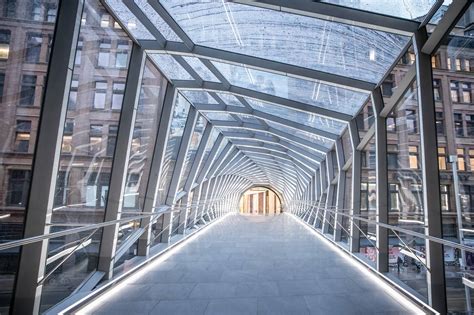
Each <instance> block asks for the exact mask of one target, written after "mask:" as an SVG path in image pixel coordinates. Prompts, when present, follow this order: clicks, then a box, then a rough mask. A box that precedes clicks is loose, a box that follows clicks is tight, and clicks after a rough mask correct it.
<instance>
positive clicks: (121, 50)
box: [115, 41, 129, 68]
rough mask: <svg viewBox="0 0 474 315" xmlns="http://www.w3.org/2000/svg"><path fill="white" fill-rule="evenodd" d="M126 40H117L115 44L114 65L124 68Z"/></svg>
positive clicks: (126, 61) (125, 63)
mask: <svg viewBox="0 0 474 315" xmlns="http://www.w3.org/2000/svg"><path fill="white" fill-rule="evenodd" d="M128 50H129V48H128V41H119V42H118V44H117V54H116V56H115V67H116V68H126V67H127V63H128Z"/></svg>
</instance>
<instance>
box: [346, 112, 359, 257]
mask: <svg viewBox="0 0 474 315" xmlns="http://www.w3.org/2000/svg"><path fill="white" fill-rule="evenodd" d="M349 135H350V138H351V147H352V176H351V181H352V185H351V189H352V193H351V211H350V214H351V215H353V216H359V215H360V191H361V187H360V185H361V167H362V165H361V155H362V153H361V151H359V150H357V146H358V145H359V143H360V137H359V131H358V129H357V124H356V121H355V119H354V120H351V121H350V122H349ZM359 224H360V222H357V220H356V219H350V233H351V235H350V240H349V249H350V252H351V253H358V252H359V248H360V242H359V239H360V231H359V228H358V226H359Z"/></svg>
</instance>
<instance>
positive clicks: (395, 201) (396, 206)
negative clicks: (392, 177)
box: [389, 184, 400, 211]
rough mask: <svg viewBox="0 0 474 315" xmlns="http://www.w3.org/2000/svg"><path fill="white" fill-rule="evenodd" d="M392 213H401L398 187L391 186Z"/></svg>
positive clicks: (390, 207)
mask: <svg viewBox="0 0 474 315" xmlns="http://www.w3.org/2000/svg"><path fill="white" fill-rule="evenodd" d="M389 209H390V211H400V195H399V193H398V185H397V184H390V205H389Z"/></svg>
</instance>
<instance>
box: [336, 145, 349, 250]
mask: <svg viewBox="0 0 474 315" xmlns="http://www.w3.org/2000/svg"><path fill="white" fill-rule="evenodd" d="M336 158H337V169H338V175H337V191H336V207H335V210H336V211H341V212H344V194H345V191H346V171H344V170H343V167H344V163H345V161H344V150H343V146H342V139H339V140H338V141H336ZM342 218H343V217H342V215H339V214H338V213H336V214H334V241H336V242H340V241H341V232H342V231H341V229H342Z"/></svg>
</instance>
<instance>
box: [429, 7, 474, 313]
mask: <svg viewBox="0 0 474 315" xmlns="http://www.w3.org/2000/svg"><path fill="white" fill-rule="evenodd" d="M441 9H446V8H445V7H444V6H443V7H441V8H440V10H441ZM473 10H474V6H473V5H471V7H470V9H468V10H467V11H466V13H465V14H464V15H463V17H461V19H460V21H459V22H458V24H457V25H456V27H455V28H454V29H453V30H452V32H451V34H450V36H449V37H448V38H447V39H446V40H445V41H444V42H443V43H442V45H441V46H440V47H439V49H438V50H437V51H436V53H435V54H434V55H433V57H432V63H431V65H432V69H433V92H434V98H435V110H436V127H437V128H436V131H437V135H438V167H439V177H440V196H441V211H442V219H443V237H444V238H445V239H447V240H450V241H454V242H457V243H459V242H460V237H461V238H464V240H463V243H464V244H465V245H468V246H473V245H474V233H472V231H473V229H474V223H473V222H474V221H473V219H474V107H473V106H474V98H473V96H474V32H473V31H472V17H473ZM455 169H456V170H455ZM455 176H456V177H457V179H458V181H459V185H458V186H457V187H456V185H455V182H454V178H455ZM457 196H459V197H458V198H459V199H458V200H456V199H457ZM456 202H458V206H459V209H458V208H457V205H456ZM458 214H459V220H460V221H461V226H459V225H458V224H457V220H458ZM460 228H462V229H464V230H460ZM444 263H445V270H446V284H447V288H446V293H447V296H448V311H450V312H452V313H467V312H468V307H467V303H466V294H469V295H470V296H471V307H474V305H472V301H474V292H473V291H474V290H473V289H469V290H467V293H466V290H465V287H464V285H463V283H462V278H463V276H464V277H467V278H471V276H470V274H472V272H473V270H474V255H473V254H472V253H469V252H467V253H466V260H465V261H463V260H462V255H461V252H460V251H459V250H455V249H453V248H451V247H447V246H445V247H444ZM461 265H464V266H466V271H463V268H462V267H461ZM463 273H464V275H463ZM471 279H472V278H471Z"/></svg>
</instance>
